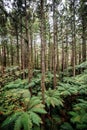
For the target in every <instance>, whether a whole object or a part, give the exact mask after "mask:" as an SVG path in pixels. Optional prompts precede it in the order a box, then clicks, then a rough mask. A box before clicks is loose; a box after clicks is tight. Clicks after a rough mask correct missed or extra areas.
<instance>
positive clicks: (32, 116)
mask: <svg viewBox="0 0 87 130" xmlns="http://www.w3.org/2000/svg"><path fill="white" fill-rule="evenodd" d="M29 116H30V119H31V120H32V122H33V123H34V124H36V125H38V126H39V125H40V123H42V121H41V118H40V116H39V115H38V114H36V113H35V112H29Z"/></svg>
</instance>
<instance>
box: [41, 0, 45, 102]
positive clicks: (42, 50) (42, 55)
mask: <svg viewBox="0 0 87 130" xmlns="http://www.w3.org/2000/svg"><path fill="white" fill-rule="evenodd" d="M44 31H45V30H44V0H41V71H42V76H41V89H42V100H43V104H44V103H45V97H44V92H45V54H44V53H45V51H44V50H45V37H44Z"/></svg>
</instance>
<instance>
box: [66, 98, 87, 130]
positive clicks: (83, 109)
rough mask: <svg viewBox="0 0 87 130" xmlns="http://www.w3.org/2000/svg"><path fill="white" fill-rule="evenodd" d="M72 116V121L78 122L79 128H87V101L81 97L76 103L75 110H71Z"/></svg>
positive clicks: (81, 129)
mask: <svg viewBox="0 0 87 130" xmlns="http://www.w3.org/2000/svg"><path fill="white" fill-rule="evenodd" d="M69 114H70V115H71V116H72V118H71V122H72V123H74V124H76V128H77V129H78V130H79V129H80V130H83V129H87V101H86V100H83V99H79V103H77V104H75V105H74V107H73V111H71V112H69Z"/></svg>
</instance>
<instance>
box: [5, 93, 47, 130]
mask: <svg viewBox="0 0 87 130" xmlns="http://www.w3.org/2000/svg"><path fill="white" fill-rule="evenodd" d="M21 93H22V92H21ZM27 93H28V92H27ZM27 93H26V92H25V93H22V98H24V99H21V101H23V102H21V103H22V104H24V105H23V106H22V107H20V109H18V108H16V110H15V111H14V114H12V113H11V116H10V115H8V118H7V119H6V120H5V121H4V122H3V124H2V128H3V127H6V126H7V127H9V125H11V124H12V123H14V124H15V125H14V130H21V128H23V129H24V130H30V129H31V128H32V125H34V124H35V125H38V126H39V125H40V123H42V120H41V117H40V116H39V114H46V111H45V109H44V107H45V106H44V105H43V104H42V103H41V102H42V101H41V100H40V99H39V98H38V97H35V96H34V97H30V96H29V93H28V94H27ZM24 101H25V102H24ZM16 105H17V104H16ZM18 105H19V104H18ZM16 107H17V106H16ZM11 111H12V110H11Z"/></svg>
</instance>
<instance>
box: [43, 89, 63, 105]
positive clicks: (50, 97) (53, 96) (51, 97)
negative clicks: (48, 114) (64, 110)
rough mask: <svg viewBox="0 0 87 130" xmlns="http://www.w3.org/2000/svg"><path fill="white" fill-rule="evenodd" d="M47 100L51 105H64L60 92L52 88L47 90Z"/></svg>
mask: <svg viewBox="0 0 87 130" xmlns="http://www.w3.org/2000/svg"><path fill="white" fill-rule="evenodd" d="M45 102H46V104H47V106H48V107H49V106H50V105H52V106H53V107H55V106H63V100H62V99H61V98H60V96H59V93H58V91H57V90H51V89H49V90H48V91H46V92H45Z"/></svg>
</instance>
